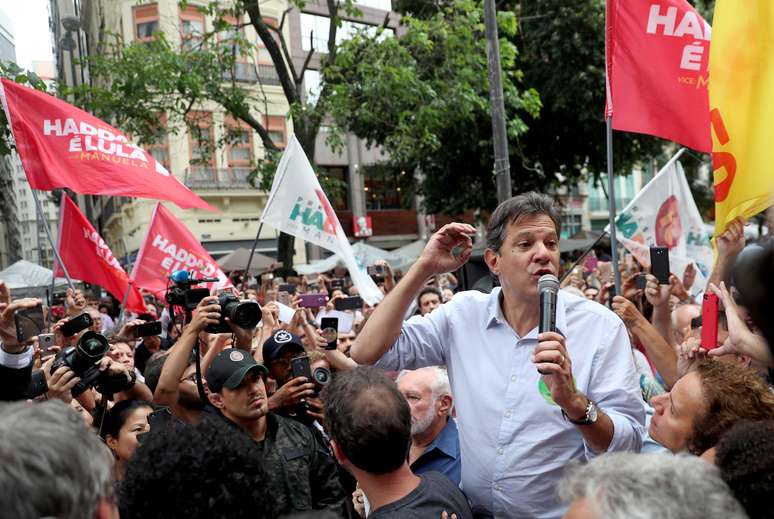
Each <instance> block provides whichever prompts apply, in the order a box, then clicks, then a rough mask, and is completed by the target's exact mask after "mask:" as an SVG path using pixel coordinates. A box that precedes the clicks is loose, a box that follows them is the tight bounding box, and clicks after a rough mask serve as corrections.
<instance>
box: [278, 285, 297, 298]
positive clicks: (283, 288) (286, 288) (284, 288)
mask: <svg viewBox="0 0 774 519" xmlns="http://www.w3.org/2000/svg"><path fill="white" fill-rule="evenodd" d="M279 291H280V292H287V293H288V294H291V295H293V294H295V293H296V285H292V284H290V283H286V284H284V285H280V286H279Z"/></svg>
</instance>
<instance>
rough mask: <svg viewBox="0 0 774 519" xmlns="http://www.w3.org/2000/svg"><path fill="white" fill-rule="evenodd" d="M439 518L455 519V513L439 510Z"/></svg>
mask: <svg viewBox="0 0 774 519" xmlns="http://www.w3.org/2000/svg"><path fill="white" fill-rule="evenodd" d="M441 519H457V514H455V513H452V514H451V515H449V512H447V511H446V510H444V511H443V512H441Z"/></svg>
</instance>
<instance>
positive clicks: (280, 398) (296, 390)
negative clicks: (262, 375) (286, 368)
mask: <svg viewBox="0 0 774 519" xmlns="http://www.w3.org/2000/svg"><path fill="white" fill-rule="evenodd" d="M313 395H314V384H313V383H311V382H309V380H308V379H307V378H306V377H296V378H294V379H292V380H290V381H289V382H287V383H286V384H285V385H284V386H282V387H281V388H279V389H277V391H276V392H275V393H274V394H273V395H271V398H269V408H270V409H271V410H276V409H281V408H283V407H292V406H294V405H298V404H299V403H301V402H303V401H304V400H305V399H306V398H309V397H311V396H313Z"/></svg>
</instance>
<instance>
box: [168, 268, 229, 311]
mask: <svg viewBox="0 0 774 519" xmlns="http://www.w3.org/2000/svg"><path fill="white" fill-rule="evenodd" d="M169 279H170V280H171V281H172V282H173V283H174V285H173V286H171V287H170V288H169V290H167V295H166V301H167V303H168V304H170V305H173V306H180V307H183V308H185V309H186V310H194V309H195V308H196V306H197V305H198V304H199V303H200V302H201V300H202V299H204V298H205V297H207V296H209V295H210V291H209V290H208V289H206V288H191V287H192V286H194V285H198V284H199V283H216V282H217V281H218V279H216V278H201V279H196V278H195V277H193V274H189V273H188V272H187V271H185V270H177V271H175V272H173V273H172V275H171V276H169Z"/></svg>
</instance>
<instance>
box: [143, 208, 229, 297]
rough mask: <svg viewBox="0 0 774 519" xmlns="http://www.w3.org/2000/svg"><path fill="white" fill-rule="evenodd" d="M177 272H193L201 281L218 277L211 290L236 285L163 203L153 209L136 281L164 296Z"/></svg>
mask: <svg viewBox="0 0 774 519" xmlns="http://www.w3.org/2000/svg"><path fill="white" fill-rule="evenodd" d="M176 270H185V271H187V272H192V273H193V276H194V277H196V278H197V279H199V278H217V279H218V280H219V281H218V282H217V283H208V284H207V285H206V286H207V288H209V289H210V290H212V289H213V288H222V287H226V286H232V284H231V282H230V281H229V280H228V278H227V277H226V275H225V274H224V273H223V271H222V270H221V269H220V267H219V266H218V264H217V263H215V260H214V259H212V257H211V256H210V255H209V253H208V252H207V251H206V250H205V249H204V247H202V245H201V244H200V243H199V241H198V240H197V239H196V238H195V237H194V235H193V234H191V231H189V230H188V228H187V227H186V226H185V225H183V222H181V221H180V220H178V219H177V218H175V216H174V215H173V214H172V213H171V212H170V211H169V210H168V209H167V208H166V207H164V206H163V205H161V203H157V204H156V208H155V209H154V210H153V217H152V218H151V223H150V227H149V228H148V234H147V235H146V236H145V243H143V245H142V247H141V248H140V252H139V253H138V254H137V261H135V263H134V269H133V270H132V280H133V281H134V283H135V284H136V285H137V286H138V287H140V288H144V289H147V290H150V291H152V292H153V293H156V294H157V293H160V292H163V291H165V290H166V289H167V286H168V285H169V276H170V274H172V273H173V272H174V271H176Z"/></svg>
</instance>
